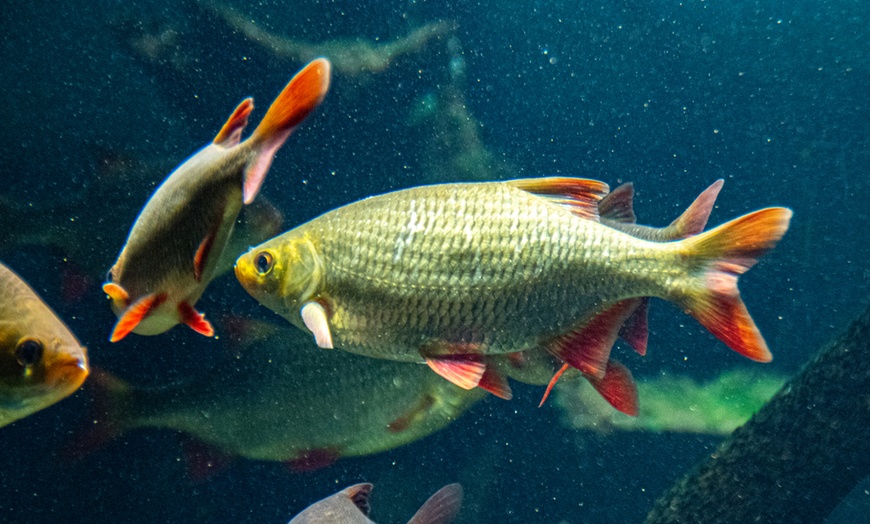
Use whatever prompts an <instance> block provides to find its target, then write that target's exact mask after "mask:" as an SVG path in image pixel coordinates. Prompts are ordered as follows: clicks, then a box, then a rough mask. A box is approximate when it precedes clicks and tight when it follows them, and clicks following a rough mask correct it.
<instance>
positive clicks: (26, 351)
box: [15, 338, 44, 368]
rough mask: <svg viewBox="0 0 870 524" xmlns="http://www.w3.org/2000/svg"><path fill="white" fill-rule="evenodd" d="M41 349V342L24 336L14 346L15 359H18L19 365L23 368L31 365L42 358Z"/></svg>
mask: <svg viewBox="0 0 870 524" xmlns="http://www.w3.org/2000/svg"><path fill="white" fill-rule="evenodd" d="M43 349H44V348H43V345H42V342H40V341H38V340H34V339H32V338H25V339H24V340H21V341H20V342H18V345H17V346H16V347H15V359H16V360H18V363H19V364H20V365H21V366H23V367H25V368H28V367H31V366H33V365H34V364H36V363H38V362H39V361H40V360H42V352H43Z"/></svg>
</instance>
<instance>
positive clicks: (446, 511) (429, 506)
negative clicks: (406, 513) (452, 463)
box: [408, 484, 462, 524]
mask: <svg viewBox="0 0 870 524" xmlns="http://www.w3.org/2000/svg"><path fill="white" fill-rule="evenodd" d="M461 508H462V486H461V485H459V484H448V485H446V486H444V487H443V488H441V489H439V490H438V491H436V492H435V493H434V494H433V495H432V496H431V497H429V500H427V501H426V502H424V503H423V505H422V506H420V509H418V510H417V513H415V514H414V516H413V517H411V520H409V521H408V524H450V523H451V522H453V521H454V520H456V517H457V516H459V510H460V509H461Z"/></svg>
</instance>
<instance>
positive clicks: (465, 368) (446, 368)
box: [426, 355, 486, 389]
mask: <svg viewBox="0 0 870 524" xmlns="http://www.w3.org/2000/svg"><path fill="white" fill-rule="evenodd" d="M426 364H427V365H428V366H429V367H430V368H432V371H434V372H435V373H438V374H439V375H441V376H442V377H444V378H445V379H447V380H449V381H450V382H452V383H453V384H455V385H457V386H459V387H461V388H462V389H474V388H476V387H477V386H478V385H479V384H480V379H481V378H483V374H484V372H485V371H486V364H485V363H484V362H483V358H482V357H481V356H480V355H450V356H448V357H440V358H427V359H426Z"/></svg>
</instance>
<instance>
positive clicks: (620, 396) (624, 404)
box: [586, 359, 639, 417]
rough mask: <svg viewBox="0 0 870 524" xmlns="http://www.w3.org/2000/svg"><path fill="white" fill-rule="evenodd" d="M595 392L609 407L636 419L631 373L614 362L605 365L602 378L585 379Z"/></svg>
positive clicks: (634, 391) (635, 396)
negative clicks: (605, 369) (605, 368)
mask: <svg viewBox="0 0 870 524" xmlns="http://www.w3.org/2000/svg"><path fill="white" fill-rule="evenodd" d="M586 380H588V381H589V383H590V384H592V387H594V388H595V391H597V392H598V394H599V395H601V396H602V398H604V400H606V401H607V402H608V403H609V404H610V405H611V406H613V407H614V408H616V409H617V411H621V412H623V413H625V414H626V415H631V416H632V417H636V416H637V414H638V412H639V409H638V400H637V399H638V397H637V384H635V382H634V377H632V376H631V371H629V370H628V368H627V367H625V366H623V365H622V364H620V363H619V362H617V361H616V360H613V359H611V360H610V362H608V363H607V371H606V372H605V373H604V378H595V377H589V376H587V377H586Z"/></svg>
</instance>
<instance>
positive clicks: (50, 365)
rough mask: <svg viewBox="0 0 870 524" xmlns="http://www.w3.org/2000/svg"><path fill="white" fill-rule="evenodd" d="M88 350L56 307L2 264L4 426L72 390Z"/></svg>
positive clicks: (0, 407) (0, 398)
mask: <svg viewBox="0 0 870 524" xmlns="http://www.w3.org/2000/svg"><path fill="white" fill-rule="evenodd" d="M87 376H88V356H87V351H86V350H85V348H83V347H82V346H81V344H79V341H78V340H76V338H75V335H73V334H72V333H71V332H70V331H69V329H68V328H67V327H66V325H64V323H63V322H62V321H61V320H60V319H59V318H57V315H55V313H54V311H52V310H51V308H49V307H48V306H47V305H46V304H45V302H43V301H42V299H41V298H40V297H39V295H37V294H36V292H35V291H33V289H31V288H30V286H28V285H27V284H26V283H25V282H24V281H23V280H22V279H21V277H19V276H18V275H16V274H15V273H14V272H13V271H12V270H10V269H9V268H8V267H6V266H4V265H3V264H0V426H5V425H7V424H9V423H11V422H14V421H16V420H18V419H20V418H23V417H26V416H27V415H30V414H31V413H34V412H36V411H39V410H40V409H43V408H45V407H48V406H50V405H52V404H54V403H55V402H57V401H59V400H61V399H63V398H65V397H67V396H69V395H70V394H72V393H73V392H74V391H75V390H77V389H78V388H79V386H81V385H82V382H84V380H85V378H86V377H87Z"/></svg>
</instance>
